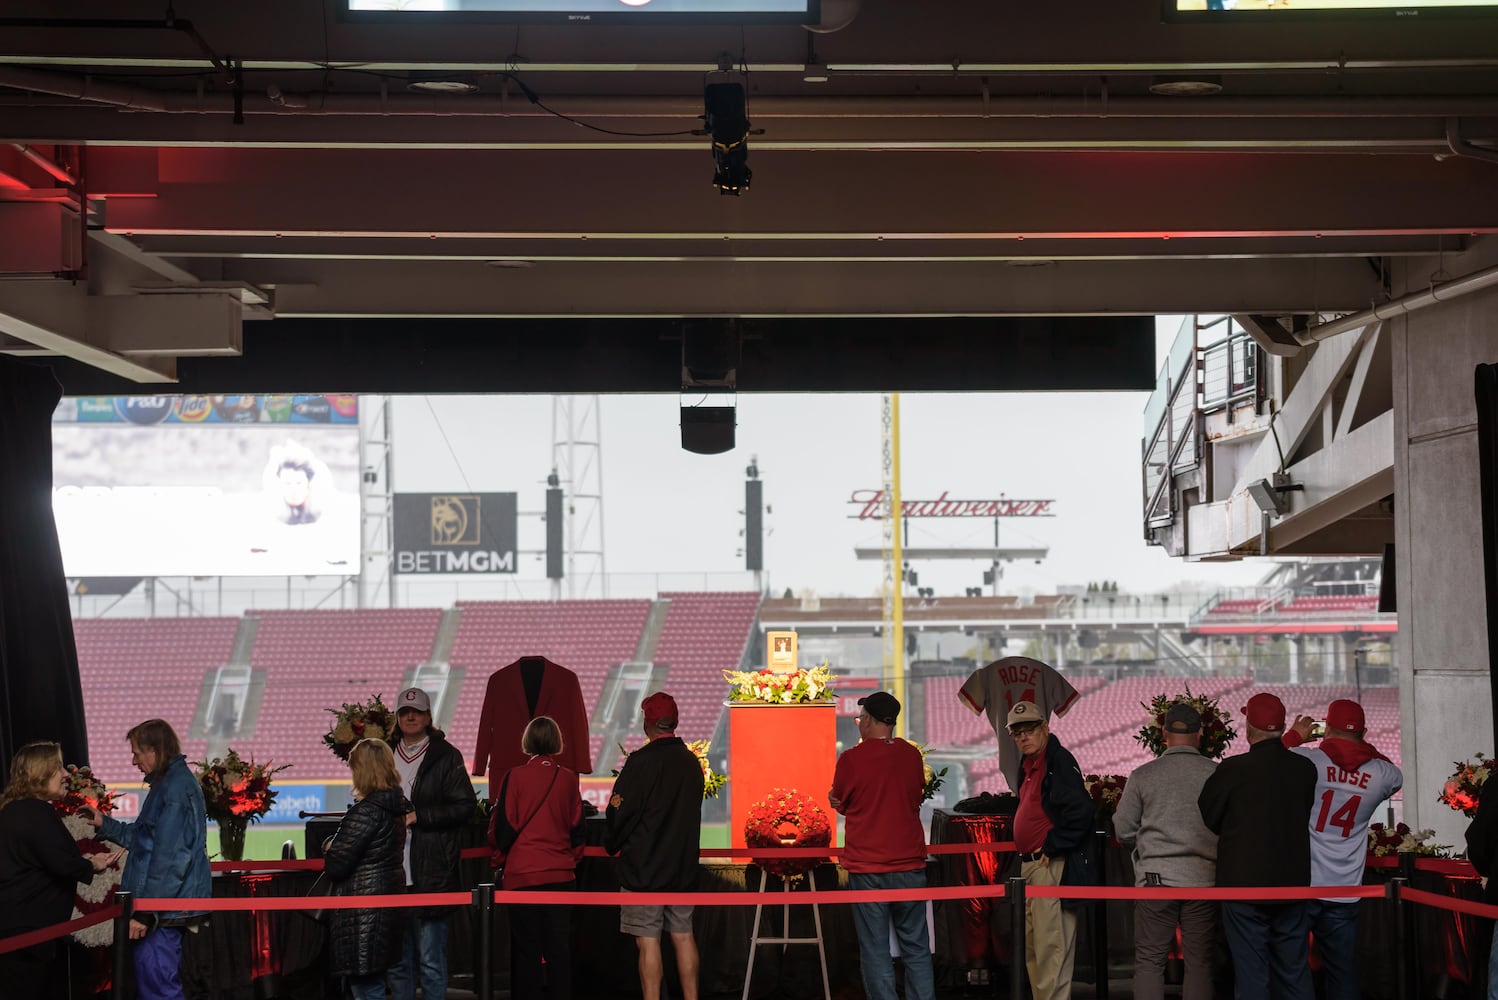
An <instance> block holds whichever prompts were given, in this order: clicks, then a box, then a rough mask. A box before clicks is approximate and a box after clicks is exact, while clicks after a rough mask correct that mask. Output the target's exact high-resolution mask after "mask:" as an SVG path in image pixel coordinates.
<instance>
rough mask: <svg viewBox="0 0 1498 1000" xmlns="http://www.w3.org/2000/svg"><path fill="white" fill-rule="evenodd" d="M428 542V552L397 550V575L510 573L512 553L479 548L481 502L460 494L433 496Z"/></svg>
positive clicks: (477, 498) (478, 499)
mask: <svg viewBox="0 0 1498 1000" xmlns="http://www.w3.org/2000/svg"><path fill="white" fill-rule="evenodd" d="M430 502H431V513H430V521H429V525H428V526H429V529H430V534H429V536H428V537H429V539H430V544H431V545H432V548H431V549H428V550H424V551H409V550H399V551H397V552H396V553H395V563H396V566H395V568H396V572H398V573H513V572H515V553H514V552H513V551H510V552H499V551H496V550H494V549H492V548H486V547H484V545H483V532H482V530H481V529H482V524H483V522H482V512H483V498H482V497H479V496H473V495H467V496H465V495H461V494H441V493H438V494H433V495H432V497H431V501H430Z"/></svg>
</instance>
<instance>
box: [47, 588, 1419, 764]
mask: <svg viewBox="0 0 1498 1000" xmlns="http://www.w3.org/2000/svg"><path fill="white" fill-rule="evenodd" d="M661 599H662V600H665V601H669V606H668V608H667V612H666V616H665V619H664V623H663V626H662V630H661V634H660V637H659V641H658V643H657V645H656V649H655V653H654V662H655V663H656V665H657V668H658V670H660V669H662V668H664V669H665V670H666V674H665V679H664V681H658V682H656V683H654V684H653V685H652V686H653V687H665V688H666V689H668V690H670V691H671V692H672V693H673V694H674V695H675V697H676V699H677V702H678V704H679V705H680V707H681V714H682V718H681V727H680V732H681V735H682V736H683V737H684V738H686V739H689V740H690V739H706V738H710V737H711V736H713V735H714V733H715V731H716V729H717V726H718V723H719V721H720V719H721V717H722V714H723V711H724V708H723V703H724V699H725V696H726V687H725V685H724V682H723V679H722V671H723V670H726V669H727V670H731V669H737V668H738V667H740V666H741V665H742V664H744V663H745V661H746V658H747V660H748V661H749V662H758V656H757V651H754V650H752V649H750V646H751V644H752V643H754V642H756V641H757V640H758V632H757V630H756V627H755V623H756V619H757V616H758V614H759V610H760V598H759V596H758V595H757V594H753V593H674V594H663V595H662V598H661ZM1373 600H1374V599H1373V598H1368V597H1351V598H1349V597H1312V598H1298V599H1296V600H1295V601H1293V602H1291V603H1290V604H1288V605H1285V606H1283V607H1281V608H1279V609H1277V610H1276V611H1275V612H1274V614H1276V615H1277V616H1282V615H1287V614H1305V615H1316V614H1334V615H1335V614H1347V613H1348V612H1354V613H1366V612H1368V611H1369V610H1370V608H1369V602H1371V601H1373ZM1250 605H1251V607H1250ZM1262 607H1263V603H1262V602H1261V601H1259V600H1258V599H1250V600H1247V601H1223V602H1219V604H1218V605H1217V607H1216V608H1214V609H1213V613H1214V614H1215V613H1217V612H1219V611H1221V612H1223V613H1224V614H1252V613H1254V610H1253V609H1255V608H1262ZM459 609H460V612H461V614H460V617H459V623H458V628H457V633H456V636H455V640H454V644H453V649H452V652H451V661H452V663H453V665H454V668H455V669H462V670H464V671H465V673H464V675H463V677H462V680H461V686H460V688H459V689H458V690H457V698H458V700H457V709H456V713H455V715H454V716H453V719H452V722H451V723H450V725H449V727H448V730H449V737H450V738H451V739H452V740H453V741H454V743H455V744H456V745H457V746H458V747H459V749H460V750H462V751H463V753H464V755H465V756H471V754H472V752H473V741H474V737H475V734H476V729H477V725H478V716H479V711H480V709H481V707H482V702H483V694H484V687H485V684H486V683H487V681H488V678H489V676H490V674H491V673H492V672H493V671H494V670H496V669H498V668H499V667H501V666H504V665H506V664H508V663H511V662H513V661H514V660H515V659H517V658H518V657H520V656H522V655H532V654H537V655H542V656H547V657H549V658H551V659H552V660H554V661H556V662H558V663H561V664H563V665H565V666H567V667H569V668H571V669H572V670H574V671H575V672H576V673H577V675H578V678H579V681H580V682H581V686H582V689H583V697H584V702H585V704H586V706H587V709H588V711H589V713H590V715H591V714H593V713H594V712H596V710H597V708H598V700H599V697H600V694H601V692H602V690H603V686H604V682H605V680H606V679H607V678H608V676H609V672H610V671H611V670H612V669H614V668H616V667H617V666H619V665H620V664H622V663H625V662H627V661H630V660H632V659H633V658H634V655H635V652H636V649H637V647H638V646H639V643H640V638H641V635H642V633H643V631H644V629H645V625H646V621H647V619H648V617H649V614H650V609H651V602H650V601H649V600H643V599H642V600H604V601H555V602H553V601H514V602H475V603H462V604H460V605H459ZM442 614H443V612H442V611H441V610H439V609H383V610H338V611H265V612H252V613H251V614H250V615H248V616H247V618H254V619H257V620H258V621H257V626H258V629H257V632H256V636H255V643H254V647H253V651H252V654H251V660H252V666H253V667H254V668H256V670H257V671H262V672H263V676H264V678H265V688H264V697H263V701H262V703H261V705H260V708H259V713H258V718H257V719H256V722H255V725H254V728H253V731H252V733H251V734H250V735H249V736H246V737H241V738H236V739H235V740H233V741H232V745H233V746H234V748H235V749H236V750H238V751H239V752H240V753H241V754H242V755H247V756H248V755H253V756H254V757H255V758H256V759H257V760H260V761H265V760H267V759H274V760H276V761H278V762H280V763H292V764H295V765H297V768H296V770H295V771H292V772H288V773H287V774H286V777H287V778H298V779H303V780H316V779H341V778H343V777H345V775H346V771H345V770H344V767H343V765H342V763H341V762H340V761H339V760H338V759H337V758H336V757H334V756H333V755H332V754H331V753H330V752H329V751H328V750H327V748H326V747H325V746H324V745H323V743H322V735H323V734H324V733H326V732H327V731H328V728H329V724H330V720H331V718H332V717H331V716H330V715H329V714H328V713H327V711H326V709H328V708H333V707H337V706H339V705H341V704H342V703H343V702H345V701H363V700H365V699H367V698H368V697H369V696H371V695H373V694H381V695H384V696H385V697H386V698H387V699H391V700H392V701H393V699H394V697H395V695H396V693H397V692H398V691H399V689H400V687H401V684H402V681H403V679H404V678H405V677H406V676H407V675H408V673H409V671H411V670H412V668H414V667H415V666H417V665H418V664H420V663H422V662H424V661H426V660H428V659H430V657H431V656H432V652H433V647H434V644H435V642H436V639H437V634H438V629H439V626H440V624H441V621H442ZM241 623H242V620H241V619H236V618H158V619H91V620H83V621H79V622H76V623H75V625H74V634H75V637H76V639H77V644H78V653H79V663H80V669H81V674H82V681H83V695H84V704H85V708H86V711H87V713H88V722H89V732H90V748H91V755H92V763H93V764H94V767H95V768H96V770H97V771H98V773H99V774H100V775H101V776H102V777H103V778H104V779H105V780H107V781H110V782H131V781H135V780H138V775H137V773H136V771H135V769H134V768H133V767H132V766H131V764H130V758H129V750H128V747H127V746H126V744H125V741H124V734H125V732H126V731H127V730H128V729H129V728H130V726H132V725H134V724H135V723H137V722H140V721H142V720H144V719H147V718H151V717H154V716H160V717H162V718H165V719H167V720H168V721H169V722H171V723H172V724H173V725H174V726H175V727H176V728H177V729H178V732H179V733H180V734H181V735H183V736H184V737H186V736H187V734H188V733H189V732H190V727H191V724H192V721H193V715H194V712H195V710H196V708H197V705H198V701H199V697H200V693H201V691H202V688H203V684H204V681H205V679H209V678H211V677H212V672H213V671H214V670H215V669H216V668H217V667H218V666H220V665H221V664H223V663H225V662H227V661H228V658H229V656H230V654H231V651H232V648H233V644H234V638H235V634H236V630H237V629H238V628H239V627H240V626H241ZM657 676H660V675H659V673H658V674H657ZM963 679H964V677H963V676H949V677H929V678H924V679H921V678H917V679H915V681H914V683H915V684H917V685H921V688H920V690H921V696H922V699H923V705H924V712H923V722H924V733H923V734H922V738H923V740H924V741H925V742H926V743H928V744H929V745H930V746H931V747H932V748H933V749H934V750H935V751H936V753H937V754H938V755H941V754H942V752H943V751H946V752H950V753H954V754H956V755H958V756H960V757H964V758H974V759H971V760H970V763H969V777H970V783H971V785H972V787H973V790H975V791H976V790H981V789H990V790H997V789H999V788H1001V787H1002V779H1001V778H1000V777H999V775H998V774H997V758H996V756H995V755H993V754H992V753H991V752H990V751H991V748H992V747H993V741H994V740H995V738H996V737H995V736H994V733H993V731H992V729H991V728H990V727H989V725H988V721H987V719H986V718H985V717H984V716H981V715H975V714H973V713H972V712H971V711H969V710H968V708H967V707H966V705H964V704H963V703H962V702H961V701H960V700H959V698H958V695H957V691H958V688H959V687H960V686H961V684H962V681H963ZM1072 683H1073V684H1074V686H1076V687H1077V689H1078V691H1079V692H1080V693H1081V695H1082V696H1081V697H1080V698H1079V699H1078V701H1077V702H1076V703H1075V704H1074V705H1073V707H1072V709H1071V711H1070V712H1068V713H1067V715H1066V716H1064V717H1062V718H1061V719H1059V720H1057V721H1056V723H1055V731H1056V733H1057V736H1058V737H1059V738H1060V739H1061V740H1062V741H1063V742H1064V743H1065V745H1066V746H1067V747H1068V748H1069V749H1071V751H1072V752H1073V753H1074V754H1076V756H1077V759H1078V761H1079V763H1080V764H1081V765H1082V767H1083V769H1084V770H1085V771H1087V772H1090V773H1114V774H1127V773H1128V772H1129V771H1131V770H1132V769H1133V768H1134V767H1137V766H1138V765H1139V764H1142V763H1144V762H1146V761H1147V760H1148V759H1149V756H1148V753H1147V751H1145V750H1144V749H1143V748H1141V747H1140V746H1139V745H1138V743H1137V742H1136V741H1135V740H1134V734H1135V733H1136V732H1137V731H1138V729H1139V727H1140V726H1141V725H1143V723H1144V721H1145V715H1146V713H1145V710H1144V708H1143V707H1142V705H1141V703H1143V702H1147V701H1149V700H1150V699H1152V698H1153V697H1155V696H1156V695H1159V694H1164V693H1172V694H1173V693H1176V692H1179V691H1182V690H1184V689H1185V686H1186V685H1187V684H1189V685H1190V687H1191V690H1192V691H1193V692H1195V693H1197V694H1201V695H1205V696H1209V697H1215V698H1218V699H1220V700H1221V704H1222V707H1223V708H1225V709H1226V710H1227V711H1228V712H1229V713H1230V715H1231V716H1232V717H1233V718H1234V721H1235V723H1236V724H1237V725H1238V728H1240V729H1241V728H1242V727H1241V715H1240V714H1239V710H1240V708H1241V706H1242V705H1243V704H1244V703H1245V702H1246V701H1247V700H1248V697H1249V696H1250V695H1251V694H1253V693H1254V692H1256V691H1259V690H1269V691H1273V692H1274V693H1275V694H1277V695H1279V697H1280V698H1281V699H1282V700H1283V701H1284V702H1285V704H1286V707H1287V710H1288V712H1289V713H1290V715H1291V716H1292V717H1293V716H1295V715H1296V714H1304V715H1310V716H1313V717H1316V718H1324V717H1325V714H1326V707H1327V705H1328V704H1329V703H1330V702H1331V701H1332V700H1334V699H1337V698H1357V697H1360V698H1361V701H1362V704H1363V706H1364V709H1365V712H1366V714H1367V718H1368V739H1369V740H1370V741H1371V742H1372V743H1374V744H1375V745H1376V746H1377V747H1379V749H1380V750H1382V751H1383V752H1384V753H1386V754H1388V755H1389V757H1391V758H1392V759H1394V761H1395V762H1396V763H1398V760H1399V750H1400V746H1399V732H1400V718H1399V693H1398V691H1397V689H1394V688H1373V689H1368V690H1364V691H1362V692H1361V695H1359V693H1358V692H1357V691H1355V690H1354V689H1353V688H1352V687H1351V686H1308V685H1297V686H1289V685H1271V686H1267V687H1263V686H1258V685H1255V684H1254V682H1253V681H1252V680H1251V679H1250V678H1248V677H1211V678H1190V679H1187V678H1179V677H1147V678H1145V677H1130V678H1123V679H1120V680H1116V681H1113V682H1106V681H1104V680H1103V679H1100V678H1075V679H1073V681H1072ZM593 739H594V741H595V745H594V747H593V751H594V756H595V767H594V773H595V774H599V775H607V774H608V773H609V770H610V769H611V768H612V767H613V766H615V764H616V763H617V755H616V754H615V753H613V752H612V750H613V748H602V747H600V746H598V745H596V744H597V743H598V742H599V741H601V737H599V736H594V737H593ZM630 742H632V741H630V740H628V739H627V740H626V743H630ZM633 742H638V740H635V741H633ZM205 747H206V743H205V741H203V740H201V739H197V740H191V739H188V740H186V741H185V750H186V752H187V753H188V755H189V757H190V758H191V759H199V758H201V756H202V754H203V752H204V750H205ZM1242 749H1244V743H1243V741H1242V738H1241V737H1240V738H1239V740H1237V741H1235V744H1234V746H1232V747H1231V748H1230V749H1229V752H1230V753H1236V752H1241V751H1242ZM600 751H602V752H600Z"/></svg>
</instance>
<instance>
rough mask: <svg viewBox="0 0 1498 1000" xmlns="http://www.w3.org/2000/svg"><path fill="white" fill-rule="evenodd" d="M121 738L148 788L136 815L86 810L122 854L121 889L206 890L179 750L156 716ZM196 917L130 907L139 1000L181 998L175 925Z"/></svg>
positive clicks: (199, 796) (203, 855) (160, 893)
mask: <svg viewBox="0 0 1498 1000" xmlns="http://www.w3.org/2000/svg"><path fill="white" fill-rule="evenodd" d="M126 738H127V739H128V740H129V741H130V760H131V761H132V762H133V763H134V764H135V766H136V767H138V768H140V772H141V774H143V775H145V778H146V784H147V785H149V786H150V788H151V791H150V793H149V794H148V795H147V796H146V801H145V803H144V804H143V805H142V806H141V808H140V816H139V817H137V818H136V820H135V822H134V823H121V822H120V821H119V820H117V819H115V818H114V817H112V816H101V815H100V814H99V813H98V812H97V811H93V810H90V811H88V813H87V815H86V818H87V819H88V821H89V822H90V823H92V824H93V825H94V826H95V827H97V828H98V829H99V833H100V835H101V836H103V838H104V839H106V840H109V841H111V842H113V843H116V844H119V845H120V846H121V847H123V848H125V849H126V850H128V851H129V852H130V853H129V855H128V856H127V858H126V861H125V871H124V872H123V873H122V874H121V876H120V889H121V891H123V892H128V893H130V894H131V895H132V896H133V897H135V898H137V899H140V898H165V897H171V896H181V897H184V898H193V897H197V898H203V897H207V896H211V895H212V894H213V882H212V878H211V876H210V875H209V874H208V845H207V838H208V817H207V815H206V813H205V812H204V809H203V790H202V789H201V788H200V787H198V779H197V778H196V777H194V775H193V773H192V771H191V770H190V769H189V768H188V766H187V758H186V757H184V756H182V743H181V741H180V740H178V739H177V734H176V733H175V732H173V731H172V727H171V726H170V725H168V724H167V723H166V722H164V721H163V720H161V719H149V720H147V721H145V722H142V723H141V724H140V725H138V726H136V727H135V728H134V729H132V730H130V732H129V733H128V734H127V736H126ZM80 815H83V814H82V813H80ZM203 917H204V914H203V911H201V910H193V909H183V910H177V911H172V912H168V913H137V914H136V915H135V917H134V918H133V919H132V920H131V921H130V940H131V941H135V942H137V943H136V945H135V947H134V948H133V950H132V953H133V957H134V963H135V988H136V996H137V997H139V1000H181V997H182V981H181V978H180V975H179V971H178V970H179V967H180V965H181V963H182V930H183V928H184V927H187V926H190V925H192V924H195V923H197V922H199V921H201V920H202V919H203Z"/></svg>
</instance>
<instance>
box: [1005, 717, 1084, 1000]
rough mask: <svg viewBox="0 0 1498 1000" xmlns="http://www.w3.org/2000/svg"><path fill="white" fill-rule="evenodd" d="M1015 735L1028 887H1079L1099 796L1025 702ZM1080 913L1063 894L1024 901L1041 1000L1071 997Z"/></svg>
mask: <svg viewBox="0 0 1498 1000" xmlns="http://www.w3.org/2000/svg"><path fill="white" fill-rule="evenodd" d="M1007 721H1008V724H1009V735H1010V736H1011V737H1013V738H1014V745H1015V747H1016V748H1017V749H1018V750H1019V752H1020V754H1021V755H1022V757H1023V759H1022V760H1021V761H1020V775H1019V788H1018V792H1019V810H1018V811H1017V812H1016V813H1015V814H1014V849H1015V850H1016V851H1018V852H1019V858H1020V874H1021V875H1022V876H1024V879H1025V883H1026V884H1027V885H1044V886H1053V885H1078V884H1087V883H1088V882H1090V881H1091V878H1090V873H1091V870H1092V866H1091V865H1090V864H1088V859H1087V857H1086V847H1087V839H1088V837H1089V836H1090V834H1091V832H1092V796H1090V795H1088V794H1087V786H1086V784H1085V783H1083V781H1082V771H1081V769H1080V768H1079V767H1077V759H1076V758H1075V757H1073V756H1072V755H1071V751H1069V750H1067V749H1066V748H1065V747H1064V746H1062V745H1061V741H1060V740H1058V739H1056V737H1055V736H1053V735H1052V734H1051V729H1050V726H1049V725H1047V723H1046V721H1045V713H1044V712H1042V711H1040V709H1039V708H1037V707H1036V705H1035V703H1034V702H1031V701H1022V702H1019V703H1017V704H1016V705H1015V706H1014V707H1013V708H1011V709H1010V710H1009V715H1008V720H1007ZM1076 948H1077V915H1076V913H1075V912H1073V911H1072V910H1070V909H1068V908H1066V907H1063V906H1062V903H1061V900H1059V899H1038V898H1037V899H1030V898H1026V900H1025V970H1026V971H1027V972H1028V973H1029V975H1030V992H1031V994H1032V995H1033V996H1034V998H1035V1000H1066V998H1069V997H1070V996H1071V974H1072V961H1073V959H1075V958H1076Z"/></svg>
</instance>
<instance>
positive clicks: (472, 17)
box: [343, 0, 820, 24]
mask: <svg viewBox="0 0 1498 1000" xmlns="http://www.w3.org/2000/svg"><path fill="white" fill-rule="evenodd" d="M344 3H345V5H346V6H345V8H344V11H343V16H344V17H345V18H346V19H348V20H353V21H381V22H385V23H390V22H401V23H411V22H426V23H448V22H459V21H470V22H483V21H491V22H495V21H535V22H542V23H545V22H556V23H568V24H621V23H635V24H642V23H650V24H668V23H669V24H690V23H710V22H714V21H718V22H727V23H731V24H754V23H759V24H774V23H782V24H814V23H816V22H817V20H818V19H819V17H820V11H819V5H820V0H344Z"/></svg>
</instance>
